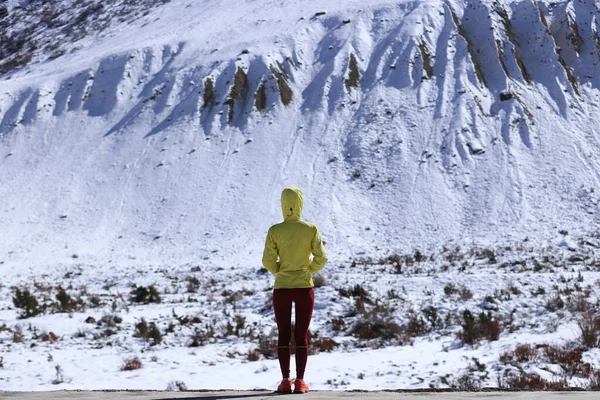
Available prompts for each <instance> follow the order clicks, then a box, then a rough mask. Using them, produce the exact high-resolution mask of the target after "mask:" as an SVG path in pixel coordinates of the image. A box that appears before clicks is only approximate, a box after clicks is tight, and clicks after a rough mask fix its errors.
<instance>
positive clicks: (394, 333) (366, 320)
mask: <svg viewBox="0 0 600 400" xmlns="http://www.w3.org/2000/svg"><path fill="white" fill-rule="evenodd" d="M356 310H357V312H358V313H359V317H358V319H357V321H356V322H355V324H354V326H353V327H352V329H351V332H350V333H351V334H352V335H354V336H355V337H358V338H359V339H366V340H370V339H381V340H393V339H396V340H400V339H402V338H403V336H404V335H403V330H402V328H401V327H400V325H398V324H397V323H396V322H395V321H394V315H395V310H394V309H393V308H392V307H390V305H389V304H388V303H381V302H378V303H377V304H375V305H374V306H367V305H366V304H364V302H363V299H362V297H359V298H357V299H356Z"/></svg>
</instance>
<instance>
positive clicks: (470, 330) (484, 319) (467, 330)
mask: <svg viewBox="0 0 600 400" xmlns="http://www.w3.org/2000/svg"><path fill="white" fill-rule="evenodd" d="M501 332H502V328H501V327H500V323H499V321H498V320H497V319H494V318H493V317H492V314H491V313H490V312H489V311H488V313H487V314H486V313H484V312H482V313H480V314H479V317H478V318H475V316H473V314H472V313H471V311H469V310H464V311H463V324H462V331H461V332H459V334H458V337H459V338H460V339H461V340H463V341H464V342H465V343H467V344H470V345H472V344H474V343H476V342H478V341H479V340H482V339H487V340H490V341H492V340H498V339H499V338H500V333H501Z"/></svg>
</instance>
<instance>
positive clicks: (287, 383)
mask: <svg viewBox="0 0 600 400" xmlns="http://www.w3.org/2000/svg"><path fill="white" fill-rule="evenodd" d="M277 393H292V381H291V380H290V379H284V380H282V381H281V383H280V384H279V386H277Z"/></svg>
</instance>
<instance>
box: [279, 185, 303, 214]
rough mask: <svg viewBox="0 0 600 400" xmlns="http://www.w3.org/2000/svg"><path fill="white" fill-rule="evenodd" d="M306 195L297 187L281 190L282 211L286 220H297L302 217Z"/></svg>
mask: <svg viewBox="0 0 600 400" xmlns="http://www.w3.org/2000/svg"><path fill="white" fill-rule="evenodd" d="M303 207H304V195H303V194H302V192H301V191H300V189H297V188H287V189H283V192H281V212H282V213H283V219H284V220H285V221H297V220H299V219H300V218H301V217H302V208H303Z"/></svg>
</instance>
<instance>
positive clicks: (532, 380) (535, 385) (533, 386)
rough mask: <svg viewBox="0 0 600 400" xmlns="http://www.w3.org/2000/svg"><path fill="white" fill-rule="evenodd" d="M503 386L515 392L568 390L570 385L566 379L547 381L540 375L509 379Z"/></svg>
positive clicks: (525, 375) (522, 375)
mask: <svg viewBox="0 0 600 400" xmlns="http://www.w3.org/2000/svg"><path fill="white" fill-rule="evenodd" d="M502 386H504V387H506V388H508V389H513V390H560V389H566V388H568V387H569V384H568V383H567V380H566V379H565V378H563V379H562V380H557V381H547V380H545V379H543V378H541V377H540V376H538V375H531V374H521V375H519V376H515V377H509V378H508V379H507V380H506V381H504V383H503V385H502Z"/></svg>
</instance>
